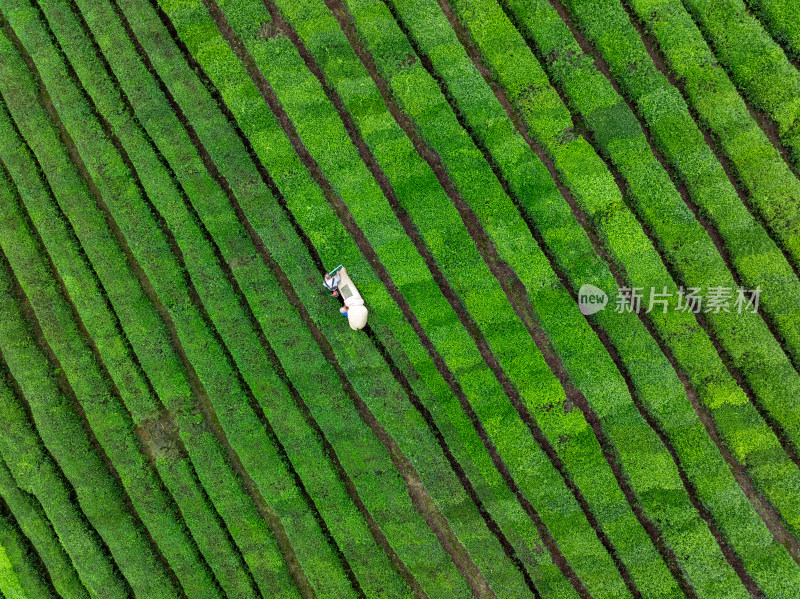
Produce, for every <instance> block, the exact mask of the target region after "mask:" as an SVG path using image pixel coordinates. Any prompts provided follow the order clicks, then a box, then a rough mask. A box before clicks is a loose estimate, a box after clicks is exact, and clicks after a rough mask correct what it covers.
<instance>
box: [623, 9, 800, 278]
mask: <svg viewBox="0 0 800 599" xmlns="http://www.w3.org/2000/svg"><path fill="white" fill-rule="evenodd" d="M622 7H623V8H624V9H625V12H627V13H628V19H629V20H630V22H631V24H632V25H633V26H634V27H635V28H636V31H637V32H638V33H639V37H640V38H641V39H642V44H643V45H644V47H645V49H646V50H647V53H648V55H649V56H650V60H652V61H653V64H654V65H655V67H656V68H657V69H658V70H659V71H660V72H661V74H663V75H664V76H665V77H666V78H667V80H668V81H669V83H670V85H672V87H674V88H675V89H677V90H678V91H679V92H680V94H681V96H682V97H683V100H684V102H685V103H686V106H687V108H688V109H689V114H690V115H691V116H692V118H693V119H694V121H695V123H697V127H698V129H700V131H701V132H702V133H703V138H704V139H705V142H706V145H708V147H709V148H710V149H711V151H712V152H713V153H714V156H716V157H717V160H718V161H719V163H720V164H721V165H722V168H723V169H724V170H725V174H726V175H727V176H728V180H729V181H730V182H731V185H733V187H734V189H736V192H737V193H738V194H739V198H740V199H741V201H742V204H744V206H745V208H747V210H748V211H749V212H750V214H751V216H752V217H753V219H754V220H755V221H756V222H758V223H759V224H760V225H761V227H762V228H763V229H764V231H766V233H767V235H769V236H770V238H771V239H772V241H773V243H775V246H776V247H777V248H778V249H779V250H780V251H781V252H782V253H783V256H784V258H785V259H786V262H787V263H788V264H789V266H791V268H792V270H793V271H794V274H795V276H797V278H799V279H800V270H798V268H797V266H796V265H795V264H794V263H793V259H792V258H791V255H790V254H789V252H787V251H786V250H785V249H784V248H783V246H782V245H781V244H780V242H779V241H778V240H777V239H775V237H774V235H773V234H772V230H771V228H770V226H769V225H768V224H767V222H766V220H764V218H763V216H762V215H761V213H760V211H759V210H758V209H757V208H756V207H754V206H753V204H752V202H751V201H750V200H749V199H748V197H747V191H746V186H745V185H744V183H743V182H742V181H741V179H739V177H738V174H737V173H738V169H737V168H736V165H734V164H733V162H732V161H731V160H730V158H728V156H727V155H725V153H724V149H718V148H717V144H716V141H715V140H714V136H713V134H712V132H711V130H710V129H709V127H708V126H707V125H706V123H705V121H704V120H703V119H702V118H701V117H700V115H699V114H698V112H697V111H696V110H695V108H694V105H693V104H692V101H691V98H690V97H689V94H688V93H687V91H686V85H685V81H684V80H683V79H678V78H677V77H675V75H673V73H672V72H671V71H670V70H669V68H668V67H667V64H666V62H665V60H664V58H663V57H662V56H661V51H660V50H659V47H660V46H659V43H658V40H657V39H656V38H655V36H654V35H653V34H652V33H650V32H649V31H647V30H646V29H645V27H644V25H643V24H642V23H641V22H640V21H639V20H638V18H637V17H636V14H634V12H633V10H632V9H631V7H630V6H629V5H628V3H627V2H626V1H623V2H622ZM745 105H746V104H745ZM748 108H749V107H748Z"/></svg>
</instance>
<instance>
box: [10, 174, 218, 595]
mask: <svg viewBox="0 0 800 599" xmlns="http://www.w3.org/2000/svg"><path fill="white" fill-rule="evenodd" d="M0 168H2V169H3V172H4V174H5V175H6V177H8V179H9V180H10V181H11V182H12V183H13V182H14V179H13V177H12V176H11V174H10V173H9V171H8V169H7V168H6V166H5V164H4V163H3V161H2V159H0ZM17 203H18V205H19V206H20V211H21V212H22V214H23V215H24V217H25V219H26V222H27V225H28V227H29V228H30V230H31V232H32V233H33V235H34V238H35V239H36V242H37V243H38V245H39V247H41V248H42V251H43V254H44V256H45V257H46V259H47V264H48V266H49V270H50V273H51V274H52V276H53V278H54V280H55V282H56V285H57V286H58V287H59V289H60V290H61V294H62V295H63V297H64V299H65V300H66V302H67V303H68V305H69V307H70V311H71V312H72V317H73V319H74V320H75V323H76V325H77V327H78V330H79V331H80V333H81V336H82V337H83V338H84V339H85V340H86V341H87V343H88V345H89V347H90V349H91V352H92V357H93V358H94V360H95V361H96V362H97V365H98V366H99V368H100V371H101V372H102V375H103V377H104V378H105V379H106V380H107V381H108V384H109V385H110V387H111V390H112V392H113V394H114V395H115V396H116V397H117V398H118V399H119V401H120V403H121V404H123V405H124V402H123V400H122V395H121V393H120V390H119V387H118V386H117V384H116V382H115V381H114V379H113V377H112V376H111V373H110V372H109V370H108V367H107V366H106V364H105V362H104V360H103V357H102V355H101V353H100V350H99V349H98V347H97V344H96V342H95V340H94V339H93V338H92V336H91V335H90V334H89V331H88V330H87V329H86V325H85V324H84V322H83V320H82V319H81V316H80V313H79V311H78V308H77V306H76V305H75V303H74V302H73V300H72V298H71V297H70V295H69V292H68V290H67V286H66V285H65V283H64V280H63V279H62V277H61V273H60V272H59V271H58V269H57V268H56V265H55V264H54V263H53V259H52V257H51V256H50V254H49V253H47V251H46V250H45V249H44V248H45V247H46V246H45V245H44V242H43V241H42V238H41V236H40V235H39V232H38V231H37V230H36V228H35V227H34V225H33V222H32V220H31V218H30V215H29V214H28V211H27V209H26V208H25V206H24V205H23V203H22V199H21V198H20V197H19V195H18V194H17ZM106 299H107V298H106ZM37 326H38V325H37ZM81 409H82V408H81ZM87 426H90V425H88V421H87ZM134 430H135V433H136V436H137V439H138V440H139V443H140V447H141V451H142V453H143V454H144V455H148V454H149V453H150V448H149V446H148V444H147V442H146V440H145V439H144V438H143V437H142V436H141V431H140V427H134ZM110 463H111V462H110V459H109V464H110ZM150 463H151V467H152V468H153V472H154V474H155V477H156V481H157V482H158V484H159V485H160V491H161V492H162V493H164V494H165V495H169V492H168V491H167V489H166V486H165V485H164V482H163V480H162V479H161V475H160V473H159V471H158V469H157V468H156V467H155V459H154V458H151V459H150ZM112 467H113V466H112ZM115 477H117V478H118V477H119V475H118V474H115ZM120 484H122V483H121V479H120ZM123 488H124V487H123ZM125 497H126V498H127V497H128V496H127V493H126V495H125ZM128 501H130V499H129V498H128ZM127 507H129V509H131V510H133V507H132V504H130V505H128V506H127ZM175 509H177V510H178V512H179V513H180V508H179V507H178V506H177V504H175ZM133 513H134V514H135V513H136V512H133ZM137 518H138V515H137ZM181 519H183V518H181ZM142 526H143V527H144V524H142ZM144 530H145V531H146V533H147V536H148V538H149V539H150V541H151V543H152V544H153V546H154V547H156V548H157V551H158V553H157V555H158V557H159V559H160V560H161V561H162V563H163V565H164V568H165V569H166V571H167V573H168V574H169V576H170V579H171V582H172V584H173V585H174V586H175V588H176V589H178V590H179V591H180V592H181V595H182V596H184V597H185V596H186V593H185V591H184V590H183V589H182V587H181V584H180V581H179V579H178V576H177V574H176V573H175V572H174V571H173V570H172V568H171V566H170V565H169V562H168V560H167V558H166V556H165V555H164V554H163V553H162V552H161V550H160V548H158V545H157V543H156V541H155V540H154V539H153V538H152V535H151V534H150V532H149V530H148V529H147V527H144ZM198 554H199V555H200V558H201V560H202V561H201V563H203V564H204V565H206V566H207V564H205V560H204V558H203V557H202V554H200V551H199V550H198Z"/></svg>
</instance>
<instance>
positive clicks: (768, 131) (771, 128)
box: [686, 2, 800, 177]
mask: <svg viewBox="0 0 800 599" xmlns="http://www.w3.org/2000/svg"><path fill="white" fill-rule="evenodd" d="M742 4H743V5H744V6H745V8H746V9H747V11H748V12H750V13H751V14H752V11H751V10H750V8H749V7H748V6H747V2H742ZM686 12H687V13H688V14H689V15H691V16H692V21H694V24H695V26H696V27H697V30H698V31H699V32H700V35H702V36H703V40H704V41H705V42H706V44H708V47H709V48H710V49H711V51H712V52H713V53H714V55H715V56H716V55H717V48H716V45H715V44H714V40H712V39H711V36H710V35H709V33H708V31H707V30H706V28H705V27H704V26H703V24H702V23H701V22H700V20H699V19H697V18H695V17H694V14H693V12H692V10H691V9H690V8H689V7H688V6H686ZM753 17H754V18H756V19H757V18H758V17H757V16H756V15H753ZM764 31H767V29H766V28H764ZM776 43H778V42H776ZM778 45H779V46H780V45H781V44H780V43H778ZM788 56H789V55H788V53H787V58H788ZM790 62H792V61H791V60H790ZM722 66H723V68H724V69H725V72H726V73H727V74H728V77H730V79H731V82H732V83H734V85H735V87H736V89H737V91H738V92H739V96H741V98H742V101H743V102H744V105H745V106H746V107H747V111H748V112H749V113H750V116H751V117H752V119H753V120H754V121H755V122H756V123H758V126H759V127H760V128H761V130H762V131H763V132H764V135H766V136H767V139H769V141H770V143H771V144H772V145H773V147H774V148H775V149H776V150H777V151H778V153H779V154H780V155H781V158H783V161H784V162H785V163H786V166H788V167H789V170H790V171H792V172H793V173H794V175H795V176H796V177H798V176H800V174H798V171H800V165H798V164H795V163H794V161H793V160H792V158H791V154H790V152H789V148H787V147H786V145H785V144H784V143H783V142H782V141H781V136H780V134H779V133H778V124H777V123H776V122H775V121H773V120H772V118H771V117H770V116H769V115H768V114H766V113H764V112H762V111H760V110H758V109H757V108H756V107H755V106H753V105H752V104H751V103H750V100H748V99H747V94H746V93H745V92H744V90H742V89H741V87H740V86H739V85H736V83H735V81H736V80H735V79H734V78H733V77H732V76H731V70H730V69H729V68H727V67H725V66H724V65H722ZM793 66H794V67H795V68H797V66H796V65H794V64H793Z"/></svg>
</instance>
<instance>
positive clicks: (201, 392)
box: [24, 54, 315, 597]
mask: <svg viewBox="0 0 800 599" xmlns="http://www.w3.org/2000/svg"><path fill="white" fill-rule="evenodd" d="M24 56H25V57H26V58H27V59H29V57H27V55H24ZM62 56H63V54H62ZM64 60H65V62H66V58H64ZM66 64H67V65H68V70H70V72H71V76H72V77H73V78H74V79H73V80H74V81H77V77H76V75H75V73H74V72H73V71H72V70H71V68H70V67H69V63H68V62H67V63H66ZM32 66H33V65H32V62H31V63H29V67H32ZM32 70H33V69H32ZM33 72H34V74H35V75H36V77H37V80H38V82H39V88H40V91H41V94H42V95H43V96H44V95H46V94H47V92H46V90H45V88H44V85H43V84H42V81H41V78H39V75H38V72H37V71H33ZM77 84H78V85H80V84H79V82H78V83H77ZM85 98H86V100H87V102H88V103H89V105H90V108H91V111H92V113H93V115H94V116H95V118H97V119H98V121H99V122H100V124H101V126H102V127H103V129H104V131H105V133H106V135H107V137H108V138H109V139H110V140H111V142H112V144H113V145H114V147H115V148H116V149H117V150H118V151H119V152H120V155H121V156H122V158H123V161H124V162H125V164H126V166H127V167H128V168H129V170H130V172H131V176H132V178H133V179H134V182H135V183H136V185H137V188H138V189H139V190H140V193H141V194H142V197H143V198H147V196H146V195H145V192H144V188H143V186H142V184H141V181H140V180H139V177H138V174H137V173H136V170H135V169H134V168H133V165H132V163H131V161H130V158H129V157H128V155H127V152H126V151H125V149H124V148H123V147H122V144H121V143H120V141H119V139H118V138H117V137H116V136H115V135H114V134H113V132H112V130H111V127H110V125H109V123H108V121H106V120H105V118H104V117H103V116H102V115H101V114H100V113H99V112H98V110H97V108H96V106H95V105H94V103H93V101H92V99H91V98H90V97H89V96H88V95H85ZM48 100H49V98H48ZM44 106H45V108H46V109H47V110H48V113H49V114H50V117H51V119H52V120H53V122H54V123H55V124H56V125H57V127H58V129H59V131H60V134H61V137H62V140H64V142H65V144H66V145H67V148H68V150H69V153H70V157H71V158H72V160H73V162H75V165H76V166H77V168H78V170H79V172H80V173H81V176H82V177H83V178H84V180H85V181H86V184H87V186H88V187H89V189H90V191H91V192H92V194H93V195H94V198H95V202H96V204H97V206H98V208H100V210H102V211H103V213H104V214H105V216H106V219H107V222H108V225H109V228H110V229H111V231H112V232H113V233H114V235H115V237H116V238H117V241H118V243H119V244H120V247H121V248H122V250H123V252H124V253H125V255H126V257H127V261H128V264H129V266H130V267H131V269H132V270H133V272H134V274H135V275H136V276H137V278H138V279H139V284H140V285H141V287H142V290H143V291H144V292H145V294H146V295H147V296H148V298H149V299H150V301H151V302H152V303H153V305H154V306H155V307H156V309H157V310H158V312H159V314H160V315H161V317H162V320H164V323H165V325H166V326H167V328H168V330H169V331H170V337H171V340H172V342H173V346H174V349H175V350H176V351H177V352H178V354H179V355H180V357H181V359H182V361H183V362H184V366H185V367H186V369H187V373H188V375H189V381H190V384H191V386H192V390H193V392H194V394H195V396H196V397H197V399H198V400H199V401H198V407H199V409H200V410H201V412H203V414H204V415H205V417H206V418H205V419H206V420H207V421H208V423H209V427H210V428H211V430H212V432H213V433H214V435H215V437H216V438H217V441H218V442H219V443H220V445H222V446H223V447H224V448H225V449H226V451H227V453H228V456H229V458H230V460H231V465H232V466H233V468H234V470H235V471H236V472H237V474H238V475H239V476H240V477H241V478H242V480H243V481H244V484H245V487H246V488H247V491H248V493H249V494H250V496H251V498H252V499H253V501H254V503H255V505H256V508H257V509H258V511H259V514H260V515H261V516H262V518H264V520H265V521H266V522H267V523H268V524H269V526H270V528H271V529H272V531H273V534H275V537H276V539H277V540H278V544H279V546H280V548H281V552H282V554H283V556H284V559H285V560H286V562H287V566H288V567H289V570H290V572H291V573H292V576H293V578H294V579H295V582H296V583H297V585H298V588H299V589H300V591H301V593H302V594H303V596H304V597H314V596H315V595H314V592H313V590H312V589H311V586H310V584H309V582H308V580H307V578H306V576H305V573H303V571H302V568H301V567H300V564H299V562H298V561H297V557H296V555H295V554H294V549H293V548H292V547H291V543H290V542H289V539H288V537H287V536H286V532H285V531H284V530H283V527H282V525H281V523H280V520H279V518H278V517H277V515H275V513H274V512H273V511H272V509H271V508H270V507H269V505H268V504H267V503H266V501H264V498H263V497H262V496H261V493H260V491H259V490H258V488H257V487H256V485H255V483H254V482H253V480H252V479H251V478H250V476H249V475H248V474H247V472H246V470H245V469H244V466H243V465H242V463H241V460H240V459H239V457H238V455H237V454H236V453H235V451H234V450H233V448H232V447H231V446H230V443H229V442H228V440H227V438H226V437H225V434H224V432H223V429H222V426H221V424H220V423H219V420H218V418H217V416H216V413H214V411H213V406H212V404H211V401H210V399H209V397H208V395H207V393H206V392H205V389H204V388H203V386H202V383H201V382H200V379H199V377H198V376H197V373H196V372H195V370H194V367H193V366H192V365H191V363H190V362H189V359H188V357H187V355H186V352H185V350H184V349H183V347H182V345H181V343H180V340H179V337H178V334H177V329H176V327H175V323H174V322H173V321H172V318H171V316H170V315H169V312H168V311H167V309H166V307H165V306H164V305H163V304H162V303H161V301H160V299H159V298H158V296H157V295H156V292H155V289H154V288H153V286H152V283H150V281H149V280H148V279H147V275H146V273H145V272H144V270H143V269H142V267H141V265H140V264H139V263H138V260H137V259H136V258H135V257H134V254H133V252H132V251H131V249H130V247H129V245H128V243H127V240H126V239H125V237H124V235H123V233H122V230H121V229H120V228H119V226H118V225H117V223H116V222H115V221H114V219H113V217H112V216H111V213H110V211H109V209H108V206H107V205H106V204H105V201H104V200H103V197H102V193H101V192H100V190H99V189H98V188H97V186H96V184H95V183H94V181H93V180H92V178H91V175H90V174H89V171H88V169H87V168H86V165H85V163H84V162H83V159H82V158H81V157H80V155H79V153H78V151H77V148H76V146H75V144H74V142H73V141H72V138H71V137H70V136H69V133H68V132H67V130H66V128H65V127H64V125H63V123H62V122H61V120H60V118H59V117H58V113H57V111H56V110H55V107H54V106H53V104H52V102H50V101H48V102H47V103H46V104H44ZM146 201H148V203H149V200H146ZM150 208H151V210H152V211H153V213H154V214H157V212H156V211H155V209H154V208H153V207H152V204H151V205H150ZM159 224H160V226H161V227H162V232H163V231H164V229H166V224H165V223H163V221H162V222H160V223H159ZM165 236H166V237H167V239H168V240H170V241H171V242H172V243H174V239H172V238H171V233H169V231H168V230H167V232H166V233H165ZM172 249H173V251H175V250H177V248H176V247H174V246H172ZM176 258H177V259H178V260H179V263H180V266H181V268H182V270H183V271H184V272H185V264H184V263H183V260H182V257H181V256H180V254H178V255H177V256H176ZM186 283H187V286H189V290H190V291H189V293H190V296H191V299H192V301H193V303H195V305H198V304H199V309H200V310H201V313H202V314H203V316H204V318H206V319H207V318H208V315H207V314H206V313H205V310H204V308H203V307H202V304H201V303H200V300H199V296H198V294H197V291H196V290H195V289H194V287H193V285H192V283H191V281H190V280H189V279H188V275H186ZM207 322H208V321H207ZM211 326H213V325H211ZM212 331H214V329H212Z"/></svg>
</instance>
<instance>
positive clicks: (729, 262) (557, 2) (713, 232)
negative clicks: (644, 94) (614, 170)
mask: <svg viewBox="0 0 800 599" xmlns="http://www.w3.org/2000/svg"><path fill="white" fill-rule="evenodd" d="M550 4H551V5H552V6H553V7H554V8H555V9H556V11H557V12H558V14H559V16H561V19H562V20H563V21H564V23H566V25H567V26H568V27H569V28H570V31H571V32H572V35H573V36H574V38H575V41H577V42H578V44H579V45H580V47H581V50H583V52H584V54H586V55H587V56H591V57H592V58H593V60H594V64H595V66H596V67H597V69H598V70H599V71H600V72H601V73H602V74H603V75H604V76H605V77H606V79H607V80H608V81H609V83H611V85H612V87H613V88H614V91H616V92H617V94H618V95H619V97H620V98H622V99H623V100H624V101H625V103H626V104H627V106H628V108H629V109H630V110H631V112H632V113H633V115H634V116H635V117H636V119H637V120H638V121H639V124H640V125H641V128H642V131H643V132H644V135H645V139H646V140H647V143H648V145H649V146H650V150H651V151H652V153H653V155H654V156H655V158H656V160H658V162H659V163H660V164H661V166H662V167H663V168H664V170H665V171H666V172H667V174H668V175H669V178H670V180H671V181H672V183H673V185H675V188H676V189H677V190H678V192H679V193H680V194H681V198H682V199H683V201H684V203H685V204H686V205H687V206H688V207H689V209H690V210H691V211H692V213H693V214H694V216H695V218H696V219H697V221H698V222H699V223H700V224H701V225H702V226H703V228H704V229H705V230H706V233H708V236H709V237H710V238H711V241H712V242H713V243H714V245H715V246H716V248H717V251H718V252H719V254H720V256H721V257H722V260H723V261H724V262H725V266H726V267H727V269H728V271H729V272H730V273H731V275H732V276H733V279H734V281H735V283H736V284H737V285H738V286H740V287H743V286H744V283H743V281H742V275H741V273H740V272H739V270H738V269H737V268H736V266H735V265H734V263H733V259H732V257H731V255H730V252H729V250H728V249H727V247H726V245H725V240H724V239H723V238H722V235H721V234H720V232H719V229H718V228H717V226H716V224H715V223H712V222H711V221H710V220H709V219H708V217H707V216H705V215H704V214H703V213H702V212H701V211H700V208H699V207H698V206H697V204H695V203H694V202H693V201H692V199H691V197H690V196H689V191H688V189H687V188H686V185H685V184H684V183H683V182H682V181H680V179H679V178H678V176H677V175H676V173H675V170H674V169H673V168H672V165H670V164H669V163H668V162H667V160H666V159H665V158H664V155H663V154H662V153H661V151H660V150H659V149H658V147H657V146H656V145H655V143H654V142H653V138H652V134H651V132H650V128H649V127H648V126H647V123H646V122H645V120H644V118H643V117H642V115H641V113H640V111H639V110H638V108H637V107H636V105H635V104H634V103H633V102H631V101H630V100H629V99H628V97H627V96H626V95H625V94H624V93H623V92H622V90H621V88H620V86H619V83H618V82H617V80H616V79H615V78H614V76H613V75H612V74H611V70H610V69H609V67H608V64H607V63H606V62H605V60H604V59H603V58H602V57H601V56H600V55H599V53H597V52H595V51H594V48H593V47H592V45H591V44H590V43H589V41H588V40H587V39H586V38H585V37H584V36H583V34H582V33H581V32H580V30H579V29H578V28H577V27H576V26H575V23H574V22H573V19H572V15H571V14H570V12H569V10H568V9H567V8H566V7H565V6H564V4H563V3H562V2H561V0H550ZM640 33H642V31H640ZM646 46H647V45H646ZM648 52H649V53H650V55H651V57H652V58H653V61H654V62H655V57H653V53H654V51H653V50H651V49H650V47H649V46H648ZM658 68H659V69H661V67H660V66H659V67H658ZM662 73H664V74H665V75H667V77H668V78H669V81H670V83H671V84H672V85H673V87H675V88H676V89H680V88H679V87H678V81H677V80H675V79H674V77H672V76H670V75H669V73H668V69H667V72H665V71H664V70H662ZM681 93H683V92H682V91H681ZM684 99H685V98H684ZM687 107H688V109H689V112H690V114H691V116H692V118H693V119H694V120H695V122H696V123H697V124H698V127H699V128H700V130H701V132H702V134H703V137H704V139H705V141H706V145H708V147H709V149H710V150H711V151H712V152H713V154H714V155H715V156H716V157H717V159H718V160H719V162H720V164H721V165H722V167H723V170H724V171H725V174H726V175H727V176H728V180H729V181H730V183H731V186H732V187H733V188H734V189H735V190H736V192H737V194H738V195H739V197H740V199H741V201H742V203H743V204H744V205H745V206H747V205H748V199H747V194H746V193H745V192H744V191H743V190H742V188H741V185H737V182H736V180H735V178H734V175H733V171H734V168H733V166H732V164H731V161H730V159H729V158H728V157H727V156H725V155H724V154H723V153H721V152H718V150H717V144H716V142H715V141H714V139H713V136H712V135H711V132H710V131H709V130H708V129H706V128H705V127H702V126H701V121H700V119H699V117H698V115H697V113H696V111H695V110H694V108H693V107H692V106H691V105H689V104H688V102H687ZM748 109H749V110H750V114H751V116H752V117H753V118H754V119H756V120H758V119H761V120H765V119H766V118H767V117H766V115H764V114H762V113H759V112H757V111H756V110H754V109H753V108H752V107H750V106H748ZM762 128H763V127H762ZM774 134H775V135H776V136H777V129H775V130H774ZM784 149H785V148H784ZM784 158H788V154H787V156H785V157H784ZM750 212H751V214H753V212H752V211H750ZM757 222H759V224H761V225H762V227H763V225H764V223H762V222H760V221H757ZM764 230H765V231H766V230H767V229H766V228H764ZM778 247H779V246H778ZM784 256H785V257H787V263H788V264H789V265H790V266H791V267H792V269H793V270H794V272H795V274H796V275H798V277H800V272H798V271H797V269H796V267H795V265H794V264H793V263H792V262H791V261H789V260H788V256H787V255H786V252H784ZM759 315H760V316H761V318H762V320H763V321H764V324H765V325H766V326H767V328H768V329H769V331H770V333H771V334H772V336H773V337H774V338H775V340H776V341H777V342H778V344H779V345H780V346H781V349H782V350H783V352H784V353H785V354H786V357H787V358H789V361H790V362H792V364H793V366H794V368H795V370H797V371H798V373H800V356H797V355H792V353H791V352H789V351H788V350H787V347H786V338H785V336H784V335H783V334H782V333H781V332H780V331H778V329H777V326H776V324H775V321H774V320H773V318H772V317H771V316H770V315H769V314H767V313H765V312H763V311H761V312H759Z"/></svg>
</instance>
